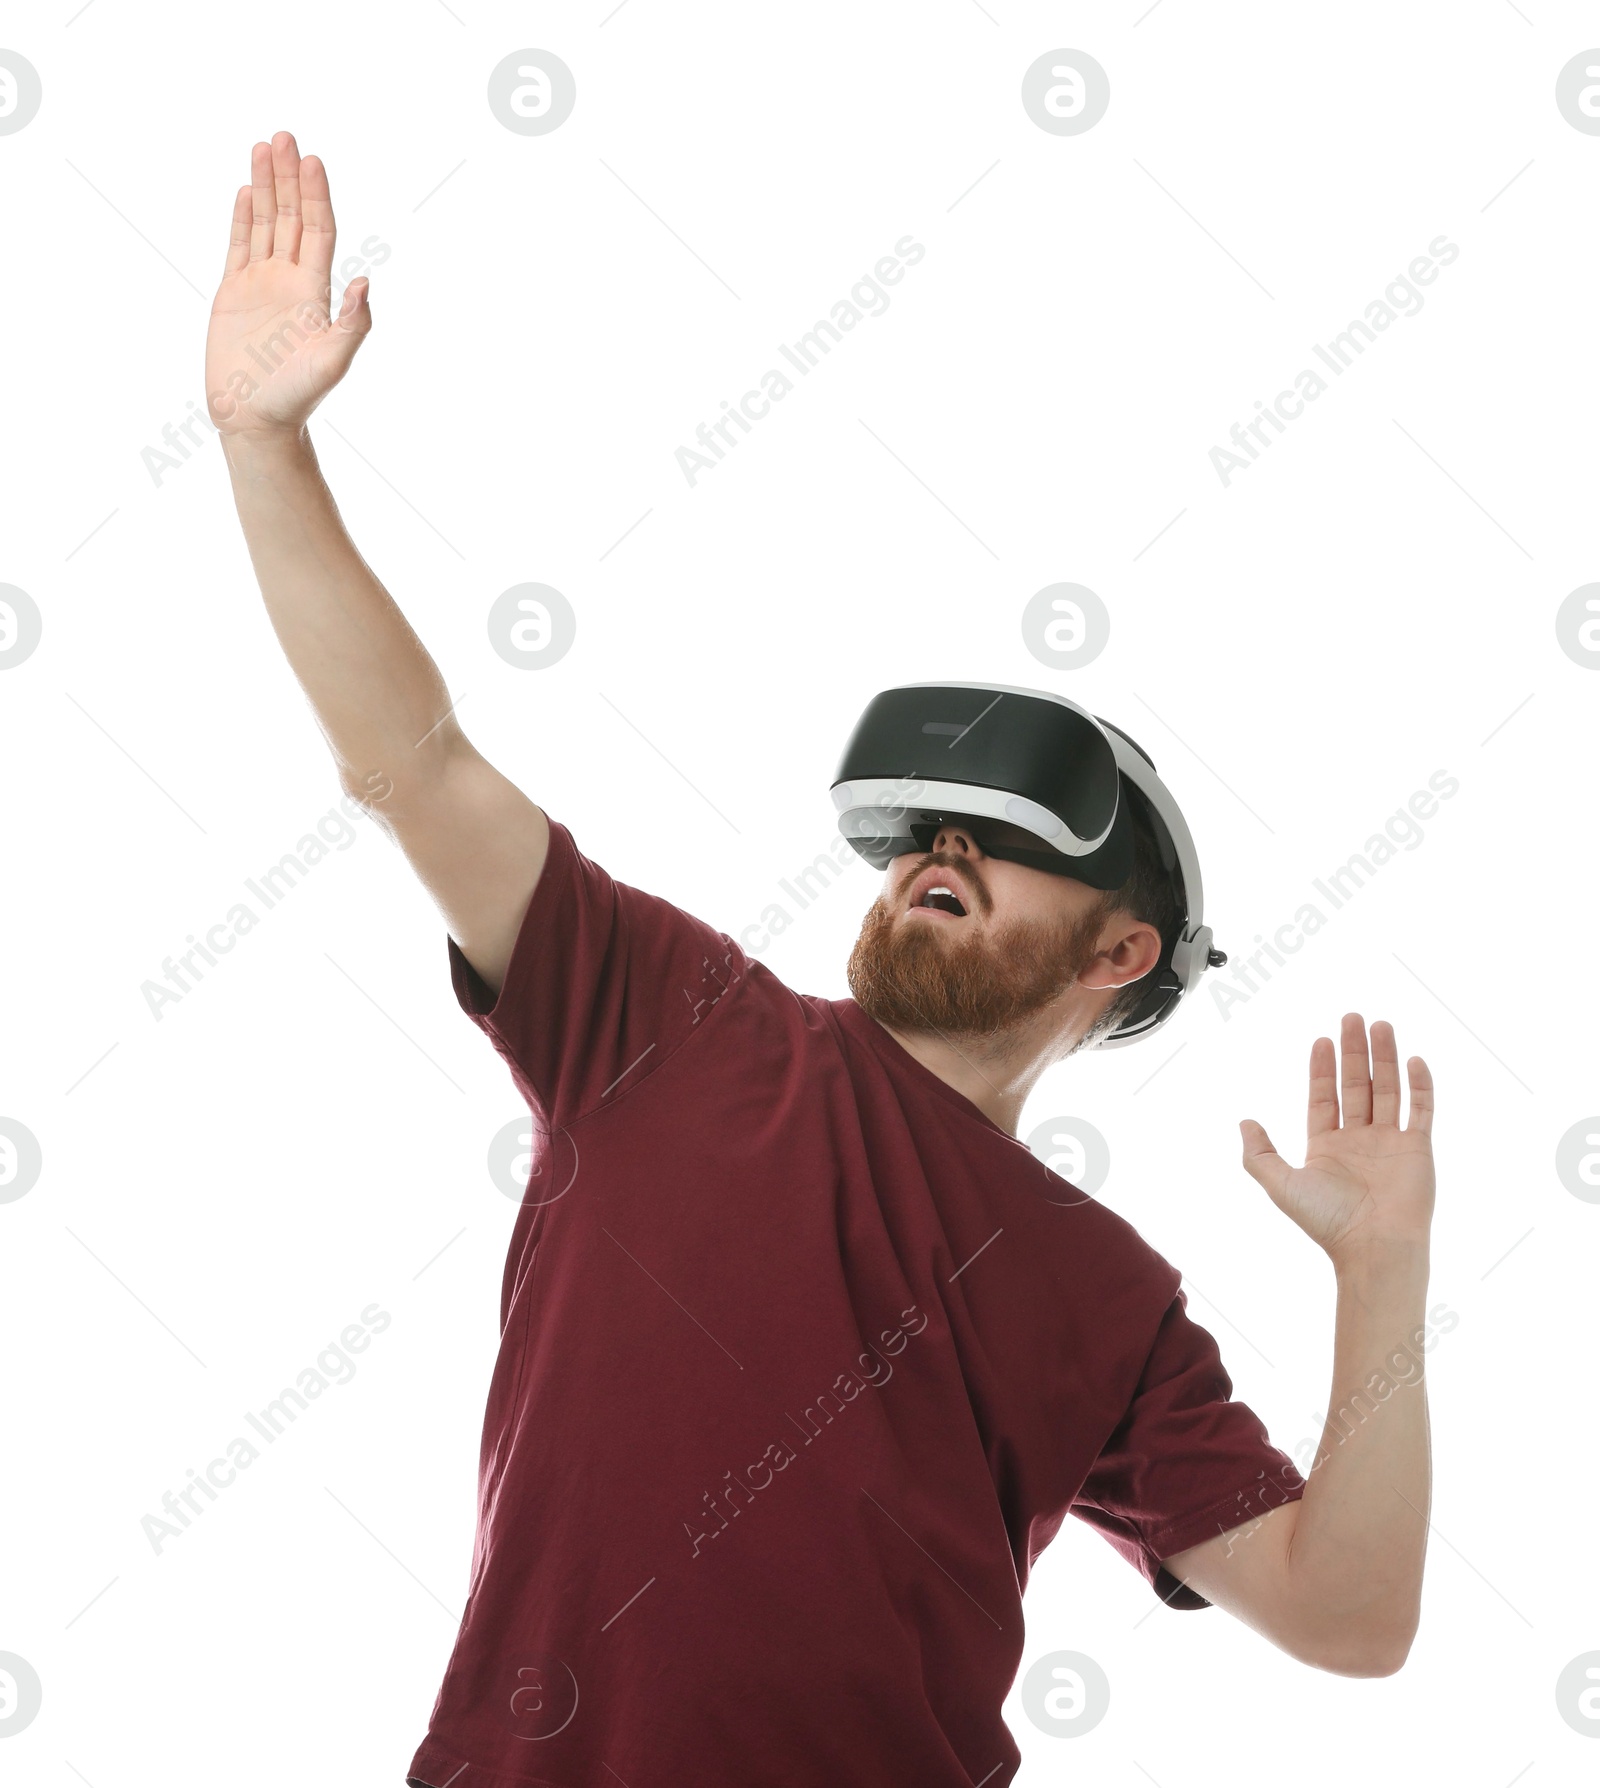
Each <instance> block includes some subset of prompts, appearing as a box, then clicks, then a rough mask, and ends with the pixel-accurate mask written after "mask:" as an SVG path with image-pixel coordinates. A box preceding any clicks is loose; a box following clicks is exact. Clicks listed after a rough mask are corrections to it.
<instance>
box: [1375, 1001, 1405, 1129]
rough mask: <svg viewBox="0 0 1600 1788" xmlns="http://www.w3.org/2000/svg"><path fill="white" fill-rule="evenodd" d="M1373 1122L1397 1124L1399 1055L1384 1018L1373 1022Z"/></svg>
mask: <svg viewBox="0 0 1600 1788" xmlns="http://www.w3.org/2000/svg"><path fill="white" fill-rule="evenodd" d="M1372 1121H1373V1123H1375V1124H1393V1125H1394V1126H1395V1128H1396V1129H1398V1128H1399V1127H1400V1057H1399V1056H1398V1055H1397V1054H1396V1052H1395V1042H1394V1026H1393V1025H1392V1024H1390V1022H1389V1021H1388V1019H1387V1018H1375V1019H1373V1021H1372Z"/></svg>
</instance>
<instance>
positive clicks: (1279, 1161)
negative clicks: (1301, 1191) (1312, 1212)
mask: <svg viewBox="0 0 1600 1788" xmlns="http://www.w3.org/2000/svg"><path fill="white" fill-rule="evenodd" d="M1239 1131H1240V1134H1241V1135H1242V1136H1243V1138H1244V1170H1245V1172H1246V1173H1247V1174H1249V1176H1250V1177H1251V1179H1253V1180H1254V1181H1255V1182H1256V1184H1257V1185H1258V1186H1264V1187H1265V1188H1266V1189H1267V1191H1268V1192H1269V1193H1271V1194H1272V1196H1273V1197H1274V1198H1277V1197H1278V1196H1279V1195H1280V1194H1281V1193H1282V1191H1283V1189H1284V1187H1285V1186H1286V1185H1287V1184H1288V1183H1289V1172H1290V1169H1289V1163H1288V1162H1287V1161H1285V1160H1284V1158H1283V1156H1282V1155H1280V1154H1279V1153H1278V1151H1277V1150H1276V1149H1275V1148H1274V1147H1273V1146H1272V1138H1271V1137H1270V1136H1268V1135H1267V1133H1266V1131H1265V1130H1263V1129H1262V1128H1261V1126H1260V1125H1259V1124H1258V1123H1257V1122H1256V1121H1255V1119H1254V1118H1241V1119H1240V1120H1239Z"/></svg>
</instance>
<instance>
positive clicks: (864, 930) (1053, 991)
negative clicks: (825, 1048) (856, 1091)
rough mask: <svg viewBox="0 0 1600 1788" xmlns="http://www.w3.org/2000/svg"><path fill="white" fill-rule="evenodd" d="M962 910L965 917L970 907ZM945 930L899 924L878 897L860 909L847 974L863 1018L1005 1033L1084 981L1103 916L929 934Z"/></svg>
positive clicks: (937, 1029) (933, 922) (930, 924)
mask: <svg viewBox="0 0 1600 1788" xmlns="http://www.w3.org/2000/svg"><path fill="white" fill-rule="evenodd" d="M964 892H965V891H964ZM898 898H900V899H903V898H904V884H903V885H902V888H901V890H900V894H899V897H898ZM967 905H968V908H969V910H971V907H972V902H971V900H970V899H968V901H967ZM944 923H945V921H944V920H942V919H905V918H903V909H901V908H900V907H899V906H898V905H897V906H893V907H891V906H890V905H889V904H888V902H887V900H886V898H885V897H884V896H883V895H881V894H880V895H879V897H878V898H877V899H876V900H875V901H874V902H873V903H872V905H871V906H870V907H869V908H868V909H867V913H866V917H865V918H864V919H863V920H862V922H861V935H860V936H859V937H858V938H857V939H856V942H855V947H854V948H853V949H852V950H851V952H850V960H849V963H848V964H847V965H846V968H845V975H846V978H847V979H848V981H849V983H850V992H851V994H852V995H853V996H854V998H855V1001H856V1004H857V1005H858V1006H860V1007H861V1009H862V1011H864V1012H865V1013H866V1014H867V1015H868V1016H869V1017H870V1018H875V1019H876V1020H877V1021H878V1023H879V1024H883V1025H887V1026H889V1027H890V1028H891V1029H893V1030H899V1031H905V1032H908V1033H911V1032H931V1033H935V1034H938V1035H942V1036H951V1037H963V1038H980V1037H990V1036H992V1035H993V1034H994V1033H995V1032H997V1031H1005V1030H1008V1029H1010V1028H1011V1027H1012V1026H1014V1025H1018V1024H1020V1023H1022V1022H1023V1021H1024V1020H1025V1019H1029V1018H1032V1017H1034V1016H1035V1015H1036V1014H1037V1013H1039V1012H1041V1011H1043V1010H1044V1008H1045V1007H1046V1006H1048V1005H1049V1004H1050V1003H1051V1001H1052V1000H1055V999H1057V998H1059V997H1060V995H1061V994H1062V993H1064V992H1065V991H1066V989H1067V988H1069V987H1070V986H1071V985H1072V983H1073V982H1074V981H1075V980H1076V979H1077V978H1078V976H1079V975H1080V974H1082V973H1083V971H1084V969H1085V968H1086V967H1087V966H1088V965H1089V963H1090V962H1091V961H1092V960H1093V959H1094V956H1095V945H1096V943H1097V941H1098V939H1099V934H1100V928H1101V926H1102V924H1103V923H1104V915H1103V914H1102V913H1101V912H1100V911H1099V910H1098V908H1097V907H1091V908H1090V909H1089V911H1088V912H1087V913H1085V914H1083V915H1081V916H1080V917H1078V918H1076V919H1074V918H1071V917H1062V918H1057V919H1013V920H1012V921H1011V922H1010V924H1008V925H1005V926H1003V927H1001V928H999V929H998V930H996V931H994V932H993V933H992V935H990V934H986V933H985V932H984V931H982V930H980V929H979V928H978V926H977V925H973V926H972V927H971V928H970V935H968V936H966V937H963V938H947V937H935V936H933V935H932V934H933V933H934V932H935V931H937V930H939V929H941V928H942V927H943V925H944ZM957 923H959V921H957Z"/></svg>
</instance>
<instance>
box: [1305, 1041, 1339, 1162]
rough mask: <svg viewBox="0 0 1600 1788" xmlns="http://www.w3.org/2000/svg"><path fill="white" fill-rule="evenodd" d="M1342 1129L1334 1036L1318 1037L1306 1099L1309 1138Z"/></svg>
mask: <svg viewBox="0 0 1600 1788" xmlns="http://www.w3.org/2000/svg"><path fill="white" fill-rule="evenodd" d="M1338 1128H1339V1092H1338V1081H1337V1080H1336V1078H1335V1063H1334V1059H1333V1039H1332V1037H1318V1038H1317V1040H1316V1042H1315V1043H1313V1044H1312V1045H1311V1079H1310V1086H1309V1089H1308V1092H1307V1096H1306V1138H1307V1140H1308V1141H1309V1139H1310V1138H1311V1137H1313V1136H1320V1135H1322V1133H1323V1132H1324V1131H1325V1130H1337V1129H1338Z"/></svg>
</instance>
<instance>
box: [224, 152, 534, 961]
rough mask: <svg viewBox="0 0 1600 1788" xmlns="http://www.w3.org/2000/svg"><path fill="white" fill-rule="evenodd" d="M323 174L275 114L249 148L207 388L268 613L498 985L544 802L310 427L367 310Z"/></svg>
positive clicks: (406, 847) (393, 825) (417, 865)
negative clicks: (503, 764)
mask: <svg viewBox="0 0 1600 1788" xmlns="http://www.w3.org/2000/svg"><path fill="white" fill-rule="evenodd" d="M333 249H334V220H333V206H332V203H331V201H330V198H329V193H328V176H327V172H326V170H325V169H324V168H323V165H322V163H321V162H320V161H319V160H318V159H317V158H316V157H315V156H306V157H305V158H304V159H302V157H301V155H300V152H299V149H298V148H297V147H296V145H295V140H294V138H293V137H292V136H291V135H290V134H289V133H288V132H287V131H280V132H279V133H278V134H277V135H276V136H275V137H274V138H273V139H272V142H271V143H270V144H267V143H257V144H256V145H255V147H254V149H253V150H252V151H251V156H250V185H249V186H242V187H240V189H239V191H238V194H237V196H236V197H235V200H234V207H233V231H232V237H231V240H230V241H229V244H228V259H227V265H226V268H225V270H224V272H223V276H222V283H221V285H220V287H219V288H218V291H217V297H216V302H215V303H214V304H213V306H212V310H211V324H210V329H209V331H208V334H207V337H206V392H207V399H208V403H209V406H210V410H211V419H212V421H213V422H214V423H215V424H216V426H217V429H218V431H219V432H220V434H221V436H222V446H223V451H224V453H225V454H226V456H227V461H228V471H229V475H230V477H231V478H232V481H233V494H234V501H235V503H236V504H237V506H238V511H239V520H240V522H241V524H242V525H243V528H244V534H245V540H246V542H247V543H248V545H249V548H250V558H251V561H252V563H253V564H254V566H255V572H256V578H257V581H258V582H259V583H260V586H261V594H262V596H263V597H264V599H265V601H266V606H267V614H268V617H269V619H270V620H271V622H272V626H273V630H274V632H275V633H276V634H277V636H278V642H279V644H280V645H281V646H282V647H283V650H284V652H285V654H286V655H287V657H288V659H289V663H290V666H291V668H292V669H293V671H294V673H295V676H296V677H297V678H298V679H299V681H300V686H301V688H302V689H303V690H304V691H305V694H306V698H307V700H308V701H309V702H310V704H311V708H312V712H313V713H314V714H315V715H316V718H317V723H318V725H319V726H320V727H321V728H322V732H323V735H324V737H325V738H326V739H327V741H328V744H329V747H330V749H331V750H332V752H333V755H334V759H335V761H336V763H337V765H338V771H339V780H340V783H341V785H342V786H343V787H344V789H345V790H346V791H347V792H348V793H350V794H352V795H354V796H355V798H356V799H357V800H359V801H361V802H362V803H363V804H364V805H365V806H366V807H367V808H368V810H369V811H370V812H371V813H372V814H373V815H374V817H376V818H377V819H379V820H380V821H381V822H382V823H383V825H384V826H385V828H386V829H387V830H388V831H389V833H390V834H391V836H392V837H393V838H394V839H395V841H396V842H397V843H398V844H399V846H400V848H401V849H402V850H403V851H404V852H405V854H406V857H407V859H408V860H409V861H410V863H411V866H412V868H413V869H414V870H415V871H416V873H417V875H418V876H419V878H420V879H421V880H422V882H423V884H424V886H426V888H427V889H428V891H429V893H430V894H432V896H433V898H434V899H435V901H437V902H438V905H439V908H440V910H441V912H442V913H443V914H444V917H445V921H446V924H447V925H448V927H449V930H450V933H451V935H452V936H453V937H454V938H455V940H456V942H457V943H458V944H459V945H460V946H461V949H462V952H463V953H464V954H465V956H466V958H467V960H468V961H469V962H470V963H471V964H472V966H473V967H474V968H475V969H477V971H478V972H479V974H481V975H482V976H483V978H484V980H485V981H486V982H487V983H488V984H489V986H490V987H492V988H494V989H496V990H498V989H499V987H500V984H501V981H502V979H503V977H504V974H505V969H506V964H507V962H508V961H509V960H510V956H511V947H512V945H513V943H514V942H515V941H516V935H517V929H518V926H519V925H520V922H521V919H522V916H523V914H524V912H525V911H526V910H527V906H528V901H529V899H530V898H531V897H532V894H533V889H534V886H535V884H536V883H537V881H538V878H539V873H540V871H541V870H542V869H543V867H544V861H545V855H546V851H547V849H548V846H549V839H550V831H549V825H548V823H547V821H546V819H545V816H544V814H543V812H542V811H541V810H540V809H539V808H538V807H537V806H535V805H534V803H533V802H532V801H530V800H529V799H528V798H527V797H526V796H525V795H524V794H523V793H522V792H521V791H520V790H519V789H518V788H516V786H515V785H514V784H512V783H511V782H509V781H508V780H507V779H506V778H505V777H504V776H502V775H501V774H500V772H499V771H498V770H496V769H495V768H494V766H493V765H492V764H490V763H488V762H487V761H486V760H485V759H484V758H483V757H481V756H480V755H479V754H478V752H477V751H476V750H474V749H473V747H472V746H471V744H469V743H468V741H467V738H466V736H465V735H464V734H463V732H462V731H461V728H460V726H459V725H458V724H457V722H456V719H455V716H454V714H453V713H452V712H451V707H450V697H449V694H448V692H447V690H446V688H445V684H444V680H443V678H442V677H441V676H440V675H439V670H438V667H437V666H436V665H435V664H434V662H433V660H432V659H431V658H430V657H429V656H428V654H427V652H426V651H425V650H424V648H423V645H422V642H421V641H420V640H419V639H418V638H417V636H416V634H415V633H414V632H412V630H411V628H410V626H409V625H408V624H407V622H406V619H405V616H404V615H402V614H401V612H400V610H399V609H398V608H397V607H396V605H395V603H394V601H393V600H392V599H391V597H390V595H389V593H388V591H387V590H385V589H384V587H383V585H382V584H381V583H379V582H378V579H377V578H376V577H375V576H374V575H373V573H372V571H371V569H370V568H369V567H368V565H367V564H366V562H365V560H363V559H362V557H361V555H360V553H359V552H357V550H356V547H355V544H354V542H353V541H352V540H351V539H350V536H349V534H347V533H346V532H345V527H344V523H343V522H342V520H341V519H340V516H339V511H338V508H337V507H336V506H335V504H334V500H333V495H332V492H331V491H330V490H329V489H328V486H327V484H326V483H325V482H324V480H323V477H322V473H321V470H320V468H319V467H318V464H317V457H316V454H315V452H314V451H313V450H312V445H311V438H310V436H309V434H308V433H307V430H306V424H307V421H308V419H309V417H310V415H311V412H312V411H313V410H314V409H315V408H316V407H317V405H318V404H319V403H320V402H321V401H322V399H323V398H324V397H325V396H326V395H327V394H328V392H329V391H331V390H332V389H333V387H334V386H335V385H337V384H338V382H339V381H340V379H342V378H343V377H344V375H345V373H346V372H347V371H348V370H349V367H350V362H351V361H352V360H353V359H354V358H355V354H356V350H357V349H358V348H359V347H360V345H361V343H362V341H363V340H364V339H365V337H366V334H367V332H368V330H369V329H371V327H372V313H371V309H370V307H369V303H368V282H367V281H366V280H365V279H356V280H352V281H351V283H350V286H349V288H348V289H347V291H346V292H345V295H344V303H343V305H342V307H341V309H340V311H339V314H338V315H337V316H336V317H334V316H331V315H330V295H331V289H332V280H331V275H332V267H333Z"/></svg>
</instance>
